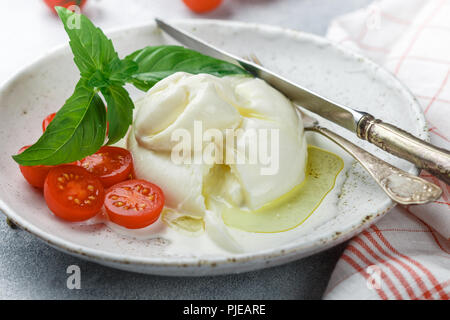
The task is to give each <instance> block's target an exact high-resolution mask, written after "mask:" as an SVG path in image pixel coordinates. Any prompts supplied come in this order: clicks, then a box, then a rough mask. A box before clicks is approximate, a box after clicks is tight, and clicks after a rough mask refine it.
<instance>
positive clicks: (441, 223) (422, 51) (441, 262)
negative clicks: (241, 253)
mask: <svg viewBox="0 0 450 320" xmlns="http://www.w3.org/2000/svg"><path fill="white" fill-rule="evenodd" d="M449 17H450V0H427V1H426V0H383V1H376V2H374V3H372V5H370V6H369V7H368V8H365V9H362V10H358V11H356V12H353V13H350V14H347V15H345V16H342V17H340V18H337V19H336V20H334V21H333V22H332V24H331V26H330V28H329V30H328V35H327V36H328V38H330V39H331V40H333V41H335V42H338V43H340V44H342V45H345V46H349V47H351V48H353V49H355V50H358V51H360V52H362V53H363V54H364V55H366V56H368V57H370V58H371V59H372V60H374V61H376V62H377V63H379V64H380V65H382V66H384V67H385V68H386V69H388V70H390V71H391V72H392V73H394V74H395V75H396V76H397V77H398V78H399V79H400V80H401V81H402V82H403V83H404V84H406V86H408V87H409V88H410V89H411V91H412V92H413V94H414V95H415V96H416V97H417V98H418V99H419V102H420V103H421V105H422V108H423V111H424V113H425V116H426V119H427V121H428V126H429V131H430V133H431V141H432V143H433V144H436V145H438V146H442V147H444V148H447V149H450V130H449V129H450V79H449V77H450V18H449ZM422 176H423V177H425V178H427V179H431V181H433V182H435V183H437V184H438V185H440V186H441V187H442V189H443V196H442V198H441V199H439V200H438V201H435V202H433V203H431V204H427V205H421V206H409V207H404V206H397V207H396V208H394V209H393V210H392V211H391V212H389V214H388V215H387V216H386V217H384V218H383V219H382V220H380V221H379V222H378V223H376V224H375V225H373V226H372V227H370V228H369V229H367V230H366V231H364V232H363V233H362V234H360V235H358V236H357V237H355V238H354V239H352V240H351V241H350V243H349V245H348V247H347V248H346V249H345V251H344V253H343V255H342V257H341V258H340V260H339V261H338V263H337V265H336V268H335V270H334V272H333V274H332V276H331V279H330V282H329V283H328V287H327V290H326V291H325V295H324V299H449V297H450V188H449V186H447V185H446V184H445V183H443V182H441V181H439V180H437V179H436V178H434V177H432V176H430V175H427V174H426V173H422Z"/></svg>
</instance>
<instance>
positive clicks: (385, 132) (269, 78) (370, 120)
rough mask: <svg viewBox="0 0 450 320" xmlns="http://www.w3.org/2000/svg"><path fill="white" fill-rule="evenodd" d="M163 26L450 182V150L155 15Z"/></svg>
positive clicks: (188, 43) (198, 48) (192, 45)
mask: <svg viewBox="0 0 450 320" xmlns="http://www.w3.org/2000/svg"><path fill="white" fill-rule="evenodd" d="M155 21H156V23H157V25H158V27H159V28H161V29H162V30H163V31H164V32H166V33H167V34H169V35H170V36H171V37H172V38H174V39H175V40H177V41H178V42H180V43H181V44H183V45H185V46H187V47H188V48H191V49H194V50H196V51H198V52H200V53H203V54H205V55H208V56H211V57H214V58H217V59H220V60H224V61H227V62H230V63H233V64H237V65H239V66H241V67H242V68H244V69H245V70H247V71H249V72H250V73H252V74H253V75H254V76H255V77H258V78H261V79H263V80H265V81H266V82H267V83H269V84H270V85H271V86H273V87H274V88H276V89H277V90H278V91H280V92H282V93H283V94H284V95H285V96H286V97H288V98H289V99H291V100H292V101H293V102H294V103H296V104H298V105H299V106H300V107H303V108H305V109H308V110H309V111H312V112H314V113H316V114H318V115H319V116H321V117H323V118H325V119H328V120H330V121H332V122H334V123H336V124H338V125H340V126H341V127H344V128H346V129H348V130H350V131H352V132H353V133H355V134H356V135H357V136H358V137H359V138H361V139H364V140H367V141H369V142H370V143H372V144H374V145H376V146H378V147H380V148H382V149H383V150H385V151H387V152H389V153H391V154H393V155H396V156H398V157H400V158H403V159H406V160H408V161H410V162H412V163H414V164H415V165H416V166H417V167H418V168H420V169H424V170H427V171H428V172H430V173H431V174H433V175H435V176H436V177H438V178H439V179H441V180H442V181H444V182H445V183H447V184H450V152H449V151H448V150H445V149H442V148H438V147H436V146H433V145H432V144H430V143H427V142H425V141H423V140H420V139H419V138H417V137H415V136H413V135H411V134H410V133H408V132H406V131H404V130H402V129H400V128H397V127H396V126H394V125H391V124H389V123H385V122H383V121H381V120H379V119H375V118H374V117H373V116H372V115H370V114H368V113H365V112H361V111H357V110H355V109H352V108H350V107H347V106H345V105H342V104H339V103H337V102H334V101H332V100H330V99H328V98H326V97H323V96H321V95H319V94H317V93H314V92H312V91H311V90H308V89H307V88H304V87H302V86H300V85H298V84H295V83H293V82H292V81H290V80H288V79H286V78H284V77H282V76H280V75H277V74H275V73H273V72H271V71H269V70H267V69H266V68H264V67H261V66H259V65H257V64H255V63H252V62H249V61H246V60H244V59H241V58H239V57H237V56H235V55H233V54H230V53H228V52H225V51H223V50H221V49H219V48H216V47H214V46H212V45H210V44H208V43H206V42H205V41H203V40H201V39H199V38H197V37H195V36H193V35H191V34H189V33H187V32H185V31H183V30H181V29H179V28H176V27H174V26H172V25H169V24H168V23H166V22H164V21H162V20H160V19H155Z"/></svg>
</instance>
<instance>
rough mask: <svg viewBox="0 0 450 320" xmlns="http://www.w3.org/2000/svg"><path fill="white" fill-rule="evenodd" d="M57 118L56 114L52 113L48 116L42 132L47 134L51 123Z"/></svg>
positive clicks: (43, 123) (43, 122)
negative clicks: (46, 131)
mask: <svg viewBox="0 0 450 320" xmlns="http://www.w3.org/2000/svg"><path fill="white" fill-rule="evenodd" d="M55 116H56V112H54V113H50V114H49V115H48V116H46V117H45V119H44V120H43V121H42V132H45V130H46V129H47V127H48V125H49V124H50V122H52V120H53V119H54V118H55Z"/></svg>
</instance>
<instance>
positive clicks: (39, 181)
mask: <svg viewBox="0 0 450 320" xmlns="http://www.w3.org/2000/svg"><path fill="white" fill-rule="evenodd" d="M29 147H31V146H24V147H22V148H20V150H19V152H18V153H22V152H23V151H25V150H26V149H28V148H29ZM52 168H53V166H21V165H19V169H20V172H22V175H23V177H24V178H25V180H27V182H28V183H29V184H31V185H32V186H33V187H36V188H43V187H44V181H45V178H46V177H47V174H48V172H49V171H50V169H52Z"/></svg>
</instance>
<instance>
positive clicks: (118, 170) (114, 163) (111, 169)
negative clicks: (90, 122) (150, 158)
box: [80, 146, 134, 188]
mask: <svg viewBox="0 0 450 320" xmlns="http://www.w3.org/2000/svg"><path fill="white" fill-rule="evenodd" d="M80 165H81V166H82V167H83V168H85V169H86V170H87V171H89V172H90V173H92V174H94V175H96V176H97V177H98V178H99V179H100V181H101V182H102V184H103V186H104V187H105V188H109V187H110V186H112V185H114V184H116V183H119V182H121V181H124V180H127V179H131V178H133V172H134V171H133V157H132V156H131V153H130V151H128V150H127V149H123V148H118V147H109V146H106V147H101V148H100V150H98V151H97V152H96V153H94V154H93V155H90V156H87V157H86V158H84V159H83V160H81V161H80Z"/></svg>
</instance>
